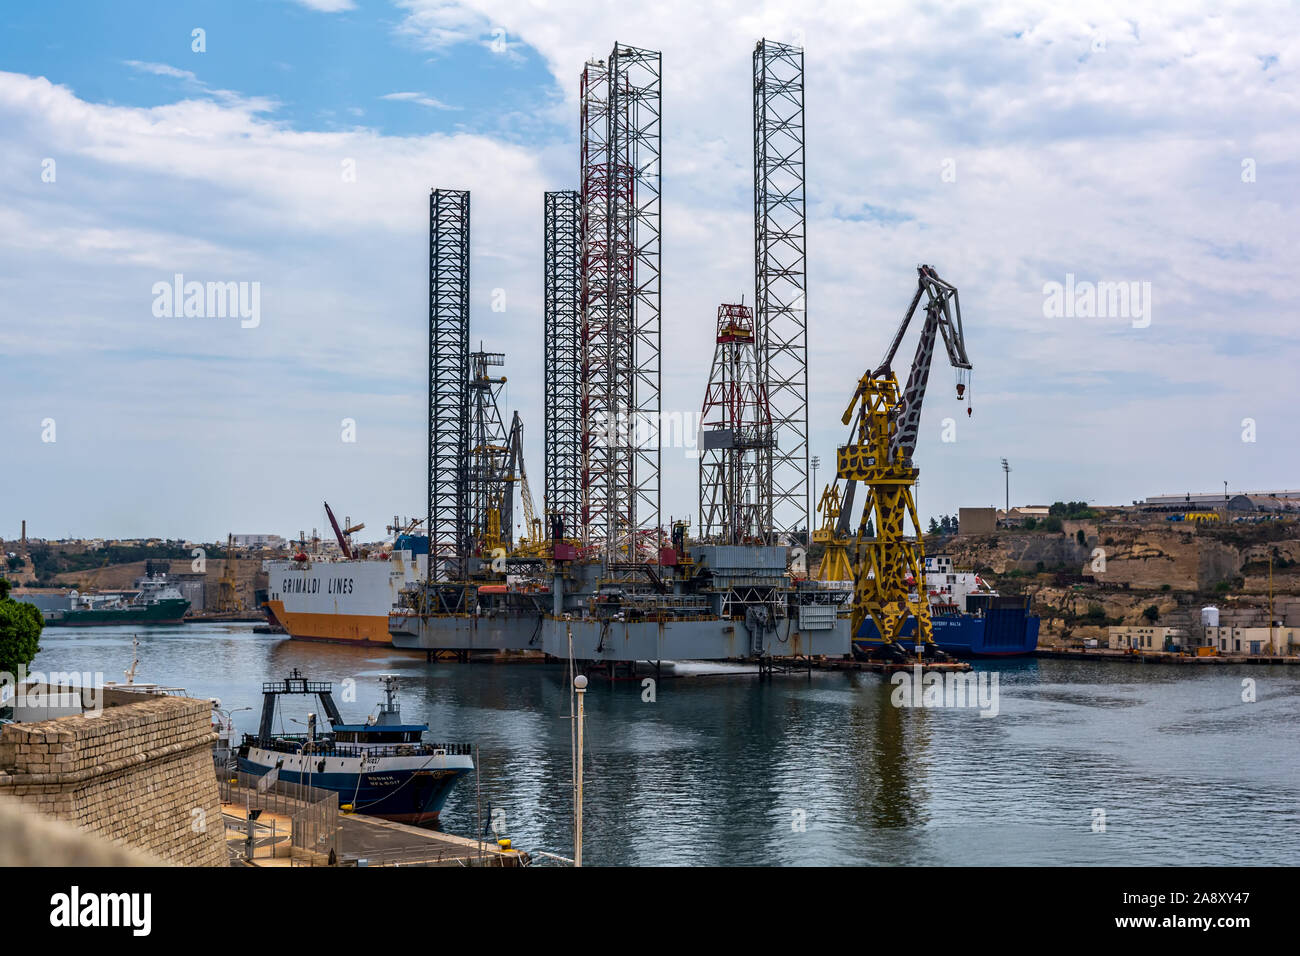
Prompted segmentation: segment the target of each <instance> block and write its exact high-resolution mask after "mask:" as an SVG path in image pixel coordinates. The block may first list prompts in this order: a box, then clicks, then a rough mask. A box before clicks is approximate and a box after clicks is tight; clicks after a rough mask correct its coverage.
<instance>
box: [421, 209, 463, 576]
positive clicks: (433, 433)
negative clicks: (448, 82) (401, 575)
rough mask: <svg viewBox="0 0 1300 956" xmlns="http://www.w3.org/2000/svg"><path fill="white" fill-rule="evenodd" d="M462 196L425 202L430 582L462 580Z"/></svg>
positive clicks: (427, 526)
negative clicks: (427, 314)
mask: <svg viewBox="0 0 1300 956" xmlns="http://www.w3.org/2000/svg"><path fill="white" fill-rule="evenodd" d="M468 370H469V192H468V191H467V190H455V189H435V190H433V192H432V193H431V195H430V196H429V514H428V524H427V525H426V526H425V527H426V528H427V529H428V532H429V564H428V574H429V579H430V580H431V581H460V580H464V579H465V577H466V576H467V573H468V565H467V558H468V550H469V483H468V475H467V473H466V467H465V464H466V460H467V458H468V451H469V427H468V426H469V407H468V395H467V392H466V388H465V385H466V375H467V372H468Z"/></svg>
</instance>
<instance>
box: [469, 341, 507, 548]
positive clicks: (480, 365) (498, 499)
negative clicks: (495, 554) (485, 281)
mask: <svg viewBox="0 0 1300 956" xmlns="http://www.w3.org/2000/svg"><path fill="white" fill-rule="evenodd" d="M505 364H506V357H505V355H504V354H502V353H501V352H483V351H479V352H471V353H470V356H469V368H470V374H469V380H468V382H467V387H468V390H469V455H468V457H467V459H466V461H467V462H468V472H469V473H468V479H469V515H470V529H469V534H470V543H471V548H472V550H473V553H474V554H476V555H479V556H481V557H491V556H492V551H493V549H494V548H498V547H504V548H507V549H508V548H509V546H510V541H511V534H512V532H513V530H514V525H513V521H514V517H513V515H514V508H513V504H514V485H513V484H512V483H511V482H510V481H509V480H508V479H507V478H506V473H507V467H508V465H509V460H510V440H509V437H508V436H507V434H506V426H505V422H504V421H503V420H502V418H501V409H500V406H499V404H498V402H499V399H500V397H501V390H502V389H503V388H504V387H505V384H506V378H505V376H504V375H496V376H494V375H491V374H490V373H489V371H488V370H489V369H491V368H499V367H501V366H504V365H505Z"/></svg>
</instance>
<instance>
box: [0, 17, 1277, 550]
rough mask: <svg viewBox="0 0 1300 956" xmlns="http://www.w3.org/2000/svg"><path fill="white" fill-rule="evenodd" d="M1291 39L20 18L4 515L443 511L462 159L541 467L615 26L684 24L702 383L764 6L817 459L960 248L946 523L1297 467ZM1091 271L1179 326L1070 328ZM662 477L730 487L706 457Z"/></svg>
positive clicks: (734, 279)
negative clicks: (255, 312) (444, 216)
mask: <svg viewBox="0 0 1300 956" xmlns="http://www.w3.org/2000/svg"><path fill="white" fill-rule="evenodd" d="M1298 27H1300V14H1297V12H1296V10H1295V9H1294V8H1293V7H1291V6H1289V5H1286V4H1281V3H1277V4H1272V3H1262V4H1243V5H1239V6H1229V7H1227V8H1226V9H1224V8H1222V5H1210V4H1204V5H1199V4H1169V5H1154V6H1152V7H1151V9H1149V10H1147V11H1144V12H1142V13H1141V14H1134V13H1132V12H1131V11H1130V10H1129V9H1128V8H1127V7H1126V6H1125V5H1122V4H1112V3H1103V2H1085V3H1080V4H1072V5H1070V6H1069V8H1068V9H1061V8H1060V7H1059V5H1057V4H1051V3H1045V2H1044V3H1038V2H1018V3H1009V4H999V5H996V6H993V5H987V4H984V5H972V4H949V5H925V6H920V7H915V6H908V5H904V4H897V5H895V4H888V3H886V4H882V5H872V6H871V7H870V8H863V7H862V6H861V5H857V4H852V3H847V2H846V3H837V2H811V3H801V4H798V5H794V4H779V3H768V4H759V5H754V4H748V3H740V2H735V3H732V2H730V0H719V2H718V3H715V4H710V5H708V6H704V7H701V6H700V5H699V4H696V3H688V2H685V0H680V2H679V0H666V2H665V3H664V4H660V5H656V7H655V9H654V10H653V11H650V10H646V11H644V12H638V11H635V10H634V11H624V10H620V9H618V8H617V7H616V6H614V5H610V6H609V7H608V8H606V7H599V6H595V7H593V6H592V5H591V4H589V3H568V2H563V0H555V2H553V3H550V4H547V5H546V6H545V9H542V8H541V7H540V6H536V7H534V6H527V5H523V6H521V5H519V4H511V3H505V2H496V0H470V2H452V0H397V2H376V0H355V2H351V3H349V2H347V0H302V2H293V0H263V2H231V3H183V2H178V3H119V4H92V3H46V4H39V5H20V6H19V5H11V6H9V7H7V8H6V9H5V10H4V12H3V13H0V441H2V443H3V444H2V445H0V447H3V449H4V461H3V462H0V536H4V537H10V536H13V535H15V534H16V533H17V531H18V527H19V523H20V521H21V519H23V518H26V519H27V520H28V527H29V531H30V532H31V533H33V534H36V535H42V536H48V537H59V536H64V535H106V536H107V535H111V536H117V535H121V536H127V535H144V534H158V535H164V536H175V537H191V538H216V537H220V536H222V535H224V534H225V533H226V532H227V531H242V532H256V531H267V532H276V533H281V534H296V533H297V532H298V531H299V530H300V529H310V528H312V527H320V526H321V525H322V524H323V515H322V513H321V510H320V501H321V500H322V499H328V500H329V501H330V502H331V504H332V505H334V506H335V509H336V511H338V512H340V513H346V514H350V515H351V516H352V517H353V518H354V519H357V518H360V519H362V520H365V521H366V522H367V524H368V525H369V527H371V528H382V526H383V525H384V524H385V523H387V521H389V520H390V519H391V517H392V516H393V515H394V514H404V515H405V514H415V513H420V512H422V510H423V503H422V502H423V483H424V468H425V465H424V451H423V444H424V395H423V389H424V378H425V368H424V350H425V334H426V330H425V321H426V319H425V315H426V304H425V283H426V268H427V265H426V261H425V257H426V253H427V236H426V228H427V227H426V216H427V195H428V190H429V188H430V187H432V186H447V187H453V188H469V189H470V190H471V191H472V195H473V204H474V211H473V221H474V236H473V244H474V252H473V264H472V270H473V271H472V275H473V289H472V310H473V336H474V339H475V342H476V344H477V342H478V341H480V340H481V341H483V343H484V344H485V345H486V346H487V347H488V348H490V349H501V350H504V351H505V352H506V353H507V368H506V374H507V375H508V376H509V378H510V384H509V387H508V397H507V405H508V409H513V408H519V410H520V412H521V414H522V416H523V418H524V421H525V428H526V439H525V440H526V446H527V448H528V464H529V471H530V473H531V474H532V476H533V477H532V482H533V484H534V487H535V493H536V494H537V495H538V496H539V497H540V493H541V475H542V470H541V380H542V379H541V368H540V352H541V315H540V306H541V299H540V292H541V290H540V275H541V204H542V192H543V191H544V190H547V189H560V188H572V187H573V186H574V184H575V179H576V157H577V137H576V127H577V122H576V120H577V101H576V96H577V82H576V80H577V75H578V73H579V71H580V69H581V65H582V62H583V60H584V59H585V58H587V57H589V56H593V55H595V56H602V55H604V54H605V53H606V52H607V51H608V50H609V48H610V46H611V45H612V43H613V42H614V41H615V40H616V39H617V40H620V41H623V42H630V43H634V44H637V45H641V46H646V47H651V48H654V49H660V50H662V51H663V63H664V84H665V85H664V115H665V125H664V146H663V155H664V162H663V177H664V178H663V185H664V196H665V212H664V260H663V270H664V341H665V348H664V352H665V356H666V358H665V366H664V375H665V382H666V387H665V395H666V396H667V398H666V401H665V408H666V409H667V410H673V411H692V410H698V406H699V402H700V399H701V398H702V395H703V389H704V384H705V380H706V377H707V371H708V363H709V359H710V358H711V355H712V343H711V339H710V335H709V332H710V327H711V324H712V322H713V317H714V314H715V312H716V307H717V304H718V303H719V302H721V301H734V300H735V299H736V298H737V297H739V296H740V295H742V294H744V295H745V297H746V301H751V300H752V296H753V290H752V286H753V267H752V210H751V201H752V200H751V189H752V185H751V175H752V173H751V169H750V161H751V160H750V151H751V146H752V142H751V136H752V134H751V131H750V116H749V110H750V104H749V97H750V89H749V85H750V79H749V54H750V50H751V49H752V47H753V43H754V42H755V40H757V39H758V38H759V37H760V36H768V37H771V38H773V39H778V40H785V41H787V42H798V43H802V44H803V45H805V47H806V51H807V69H808V76H807V83H808V92H807V104H808V117H807V122H808V129H807V140H808V195H809V218H810V222H809V240H808V247H809V309H810V313H809V314H810V340H811V355H810V367H811V378H812V381H813V391H812V396H811V406H812V414H813V445H814V447H813V451H814V453H816V454H819V455H820V456H821V458H822V459H823V461H829V460H830V459H831V458H832V456H833V451H834V447H835V445H836V444H837V443H839V442H840V441H842V440H843V432H844V429H843V428H842V427H841V426H840V425H839V415H840V413H841V411H842V410H843V406H844V404H845V403H846V401H847V399H848V397H849V395H850V394H851V392H852V389H853V386H854V383H855V382H856V380H857V377H858V376H859V375H860V374H861V373H862V372H863V371H864V370H865V369H866V368H868V367H872V366H874V365H875V363H876V362H877V361H878V360H879V358H880V356H881V354H882V353H883V351H884V349H885V347H886V346H887V344H888V339H889V337H890V335H891V334H892V332H893V330H894V327H895V325H896V323H897V321H898V320H899V318H900V317H901V314H902V310H903V309H904V308H905V306H906V304H907V302H908V300H909V299H910V295H911V289H912V288H913V285H914V282H915V271H914V270H915V266H916V264H917V263H918V262H929V263H931V264H934V265H935V266H936V267H938V269H939V271H940V273H941V274H942V275H944V276H945V277H946V278H948V279H950V280H951V281H952V282H954V283H955V284H956V285H957V286H958V287H959V288H960V289H961V295H962V304H963V308H964V312H965V316H966V327H967V336H968V350H969V353H970V355H971V358H972V361H973V363H974V365H975V372H974V377H973V386H972V388H973V399H974V403H973V407H974V415H973V416H972V417H971V418H969V419H968V418H967V417H966V416H965V414H964V406H963V407H959V406H958V405H957V403H956V402H954V401H953V400H952V398H951V389H950V381H951V375H950V373H949V371H948V370H947V369H946V367H944V366H943V365H942V364H938V365H936V368H935V371H934V373H933V375H932V386H933V388H932V397H931V398H930V400H929V401H928V403H927V407H926V414H925V417H924V421H923V425H922V438H921V445H920V447H919V450H918V460H919V463H920V466H921V468H922V487H921V495H920V498H921V509H922V511H923V512H924V513H927V514H928V513H937V512H945V513H947V512H955V511H956V509H957V508H958V507H960V506H969V505H987V504H993V503H995V502H1000V501H1001V497H1002V474H1001V470H1000V467H999V465H998V460H999V458H1001V457H1003V456H1006V457H1008V458H1010V459H1012V462H1013V468H1014V469H1015V470H1014V471H1013V474H1012V497H1013V499H1014V500H1015V501H1017V502H1021V503H1038V502H1050V501H1052V500H1056V499H1065V500H1071V499H1091V500H1096V501H1098V502H1102V503H1104V502H1119V501H1129V500H1132V499H1134V498H1140V497H1143V496H1145V495H1148V494H1158V493H1162V492H1176V491H1197V490H1204V489H1214V488H1218V487H1221V482H1222V481H1223V480H1225V479H1226V480H1228V481H1229V484H1230V486H1231V487H1232V488H1233V489H1237V490H1245V489H1257V488H1280V487H1295V486H1297V485H1300V479H1298V478H1297V475H1296V466H1297V457H1298V456H1297V453H1296V438H1297V435H1296V428H1295V425H1294V421H1295V416H1294V414H1293V412H1292V410H1291V406H1292V401H1291V399H1290V395H1289V391H1290V383H1291V381H1292V380H1293V379H1294V369H1295V367H1296V365H1297V359H1300V348H1298V347H1297V338H1298V337H1300V326H1298V325H1297V323H1296V322H1295V321H1294V317H1295V314H1296V311H1297V306H1298V305H1300V294H1298V293H1297V283H1296V282H1295V278H1296V275H1295V273H1296V257H1295V250H1296V249H1297V248H1298V247H1300V243H1298V242H1297V240H1298V239H1300V236H1298V235H1297V231H1298V227H1297V221H1300V220H1298V217H1297V215H1296V214H1297V208H1296V206H1297V197H1298V196H1300V177H1298V176H1297V157H1298V156H1300V148H1298V143H1297V135H1298V134H1297V133H1296V129H1297V128H1298V124H1297V120H1300V116H1297V113H1298V112H1300V97H1297V92H1298V91H1297V82H1296V69H1297V57H1300V39H1298V38H1300V29H1298ZM195 28H201V29H203V30H204V31H205V35H204V42H205V45H206V50H205V51H204V52H201V53H199V52H194V51H193V50H192V49H191V46H192V30H194V29H195ZM47 160H53V162H54V164H55V166H54V168H55V169H56V171H57V175H56V177H55V178H54V181H52V182H51V181H44V180H43V179H42V171H43V169H44V168H45V166H44V164H45V161H47ZM347 163H351V164H352V167H353V168H354V169H355V170H356V181H355V182H344V181H343V180H342V177H341V176H340V169H341V168H342V167H343V166H344V164H347ZM1247 163H1248V164H1249V167H1250V170H1251V176H1250V177H1249V178H1247V177H1246V176H1245V175H1244V173H1243V169H1244V168H1245V164H1247ZM945 169H952V170H955V176H954V177H947V176H945V175H944V170H945ZM178 272H179V273H183V274H184V275H186V277H187V278H191V279H195V280H199V281H209V280H211V281H236V282H237V281H249V282H252V281H256V282H259V283H260V288H261V291H262V302H261V314H262V320H261V323H260V325H259V326H258V327H257V328H248V329H244V328H240V326H239V323H238V322H237V321H233V322H232V321H225V320H209V319H204V320H195V319H190V320H185V319H176V318H159V317H157V316H154V315H153V314H152V312H151V303H152V298H153V297H152V295H151V291H150V290H151V288H152V286H153V285H154V283H156V282H158V281H170V279H171V277H172V276H173V275H174V274H175V273H178ZM1067 273H1068V274H1073V275H1075V276H1076V277H1078V279H1080V280H1086V281H1093V282H1097V281H1103V282H1114V281H1135V282H1139V283H1142V282H1146V283H1150V287H1151V289H1152V300H1153V318H1152V321H1151V323H1150V324H1149V325H1147V326H1142V327H1135V326H1134V324H1133V323H1132V322H1130V321H1128V319H1126V318H1124V317H1119V318H1116V317H1109V318H1071V319H1060V318H1049V317H1048V316H1046V315H1045V312H1044V292H1043V288H1044V284H1045V283H1048V282H1064V281H1065V278H1066V275H1067ZM495 290H503V291H504V292H505V293H506V295H507V301H508V307H507V308H506V310H505V311H504V312H499V313H498V312H494V311H492V309H491V308H490V302H491V300H492V296H493V293H494V291H495ZM911 350H912V343H911V341H909V342H908V343H907V344H906V345H905V346H904V348H903V351H904V352H905V353H906V354H908V355H910V354H911ZM507 415H508V411H507ZM946 417H952V418H954V419H955V420H956V426H957V441H955V442H944V441H942V440H941V438H940V436H941V433H942V430H943V419H944V418H946ZM345 418H350V419H353V420H355V421H356V422H357V441H356V442H354V443H344V442H342V441H341V440H340V431H341V428H340V423H341V422H342V420H343V419H345ZM46 419H52V420H53V421H54V422H55V425H56V433H57V440H56V441H54V442H48V441H42V435H43V434H44V433H45V429H44V426H43V425H42V423H43V422H44V421H45V420H46ZM1246 419H1251V420H1253V421H1254V422H1255V435H1256V440H1255V441H1252V442H1246V441H1243V440H1242V434H1243V431H1244V430H1245V429H1244V426H1243V421H1244V420H1246ZM821 477H822V478H823V479H825V478H826V477H827V475H826V470H825V469H824V468H823V470H822V473H821ZM664 488H665V501H664V510H665V512H666V513H668V514H674V515H681V514H685V513H689V512H693V511H694V503H695V462H694V461H693V460H690V459H688V458H687V457H686V456H685V455H684V454H682V453H681V452H680V450H678V451H674V452H671V453H669V452H666V453H665V475H664ZM538 503H539V505H540V501H539V502H538Z"/></svg>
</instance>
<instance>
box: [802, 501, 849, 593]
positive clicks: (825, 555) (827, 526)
mask: <svg viewBox="0 0 1300 956" xmlns="http://www.w3.org/2000/svg"><path fill="white" fill-rule="evenodd" d="M840 510H841V508H840V486H839V485H838V484H835V483H831V484H829V485H827V486H826V487H825V489H823V490H822V496H821V499H820V500H819V501H818V503H817V512H818V513H819V514H820V515H821V517H822V524H821V527H820V528H818V529H817V530H816V531H814V532H813V536H812V539H813V543H815V544H822V545H825V550H823V551H822V560H821V564H819V565H818V566H817V580H818V581H852V580H853V565H852V563H851V562H850V561H849V542H848V539H847V538H845V537H841V536H840V534H839V533H838V532H837V530H836V526H837V525H838V524H839V521H840Z"/></svg>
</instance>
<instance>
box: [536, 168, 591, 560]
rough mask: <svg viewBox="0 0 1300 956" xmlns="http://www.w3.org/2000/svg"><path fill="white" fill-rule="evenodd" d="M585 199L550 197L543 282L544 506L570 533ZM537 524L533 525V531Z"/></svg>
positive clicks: (574, 510)
mask: <svg viewBox="0 0 1300 956" xmlns="http://www.w3.org/2000/svg"><path fill="white" fill-rule="evenodd" d="M580 212H581V203H580V201H579V194H578V193H577V192H575V191H571V190H570V191H564V192H548V193H546V195H545V199H544V217H543V221H544V239H543V255H542V269H543V276H542V286H543V290H542V291H543V302H544V308H543V313H544V323H543V324H544V330H545V331H544V334H543V338H544V343H543V365H544V368H543V370H542V375H543V380H544V382H545V400H544V407H545V420H544V431H545V451H544V459H545V461H544V468H543V473H544V475H545V479H546V487H545V490H544V495H545V498H544V501H543V505H542V507H543V511H544V513H545V514H546V515H548V516H550V517H556V518H559V519H560V521H562V522H563V525H564V529H565V530H564V533H565V535H566V536H567V537H574V536H576V535H579V534H581V527H582V496H583V491H582V463H583V455H582V434H583V433H582V422H583V417H582V389H583V383H582V379H583V376H582V243H581V239H580V237H581V219H580ZM531 533H532V529H529V534H531Z"/></svg>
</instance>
